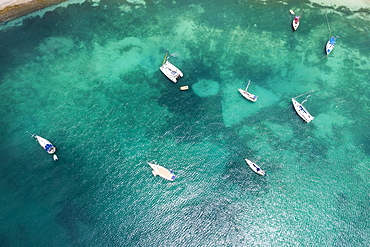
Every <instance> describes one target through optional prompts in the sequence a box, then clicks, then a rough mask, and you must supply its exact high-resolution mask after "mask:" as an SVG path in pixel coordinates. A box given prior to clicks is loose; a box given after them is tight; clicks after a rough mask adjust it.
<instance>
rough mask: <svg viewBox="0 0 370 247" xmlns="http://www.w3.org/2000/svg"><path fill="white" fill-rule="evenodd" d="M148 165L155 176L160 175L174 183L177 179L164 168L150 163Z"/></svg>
mask: <svg viewBox="0 0 370 247" xmlns="http://www.w3.org/2000/svg"><path fill="white" fill-rule="evenodd" d="M147 163H148V165H150V167H151V168H152V169H153V171H152V173H153V175H154V176H157V175H158V176H160V177H162V178H164V179H166V180H169V181H173V180H175V179H176V176H175V174H174V173H173V172H172V171H170V170H168V169H166V168H164V167H163V166H160V165H157V164H155V163H150V162H147Z"/></svg>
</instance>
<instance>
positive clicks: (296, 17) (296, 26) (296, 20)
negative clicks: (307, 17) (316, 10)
mask: <svg viewBox="0 0 370 247" xmlns="http://www.w3.org/2000/svg"><path fill="white" fill-rule="evenodd" d="M300 18H301V17H300V16H298V15H296V16H295V17H294V19H293V22H292V26H293V29H294V31H296V30H297V29H298V27H299V21H300Z"/></svg>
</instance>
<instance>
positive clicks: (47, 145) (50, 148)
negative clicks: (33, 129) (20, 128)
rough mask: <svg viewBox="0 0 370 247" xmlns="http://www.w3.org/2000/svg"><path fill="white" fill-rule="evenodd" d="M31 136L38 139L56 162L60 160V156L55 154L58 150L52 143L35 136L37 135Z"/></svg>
mask: <svg viewBox="0 0 370 247" xmlns="http://www.w3.org/2000/svg"><path fill="white" fill-rule="evenodd" d="M28 133H29V132H28ZM30 134H31V133H30ZM31 136H32V137H34V138H36V140H37V142H38V143H39V144H40V146H41V147H42V148H43V149H44V150H45V151H46V152H47V153H48V154H52V155H53V159H54V160H58V156H57V155H56V154H55V152H56V151H57V148H56V147H55V146H54V145H53V144H52V143H51V142H50V141H48V140H46V139H45V138H43V137H41V136H38V135H35V134H31Z"/></svg>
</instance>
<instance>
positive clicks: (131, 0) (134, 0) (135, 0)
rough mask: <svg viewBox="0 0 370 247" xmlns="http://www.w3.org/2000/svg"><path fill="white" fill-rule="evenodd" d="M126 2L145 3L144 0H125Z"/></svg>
mask: <svg viewBox="0 0 370 247" xmlns="http://www.w3.org/2000/svg"><path fill="white" fill-rule="evenodd" d="M127 2H129V3H132V4H142V5H145V4H146V2H145V1H144V0H127Z"/></svg>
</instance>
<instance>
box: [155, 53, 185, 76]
mask: <svg viewBox="0 0 370 247" xmlns="http://www.w3.org/2000/svg"><path fill="white" fill-rule="evenodd" d="M171 55H172V54H171ZM159 69H160V70H161V71H162V73H163V74H164V75H165V76H167V78H168V79H170V80H171V81H172V82H173V83H176V82H177V79H178V78H180V77H183V73H182V72H181V71H180V70H179V69H178V68H176V67H175V65H173V64H172V63H170V61H168V53H166V55H165V56H164V59H163V63H162V66H161V67H159Z"/></svg>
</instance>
